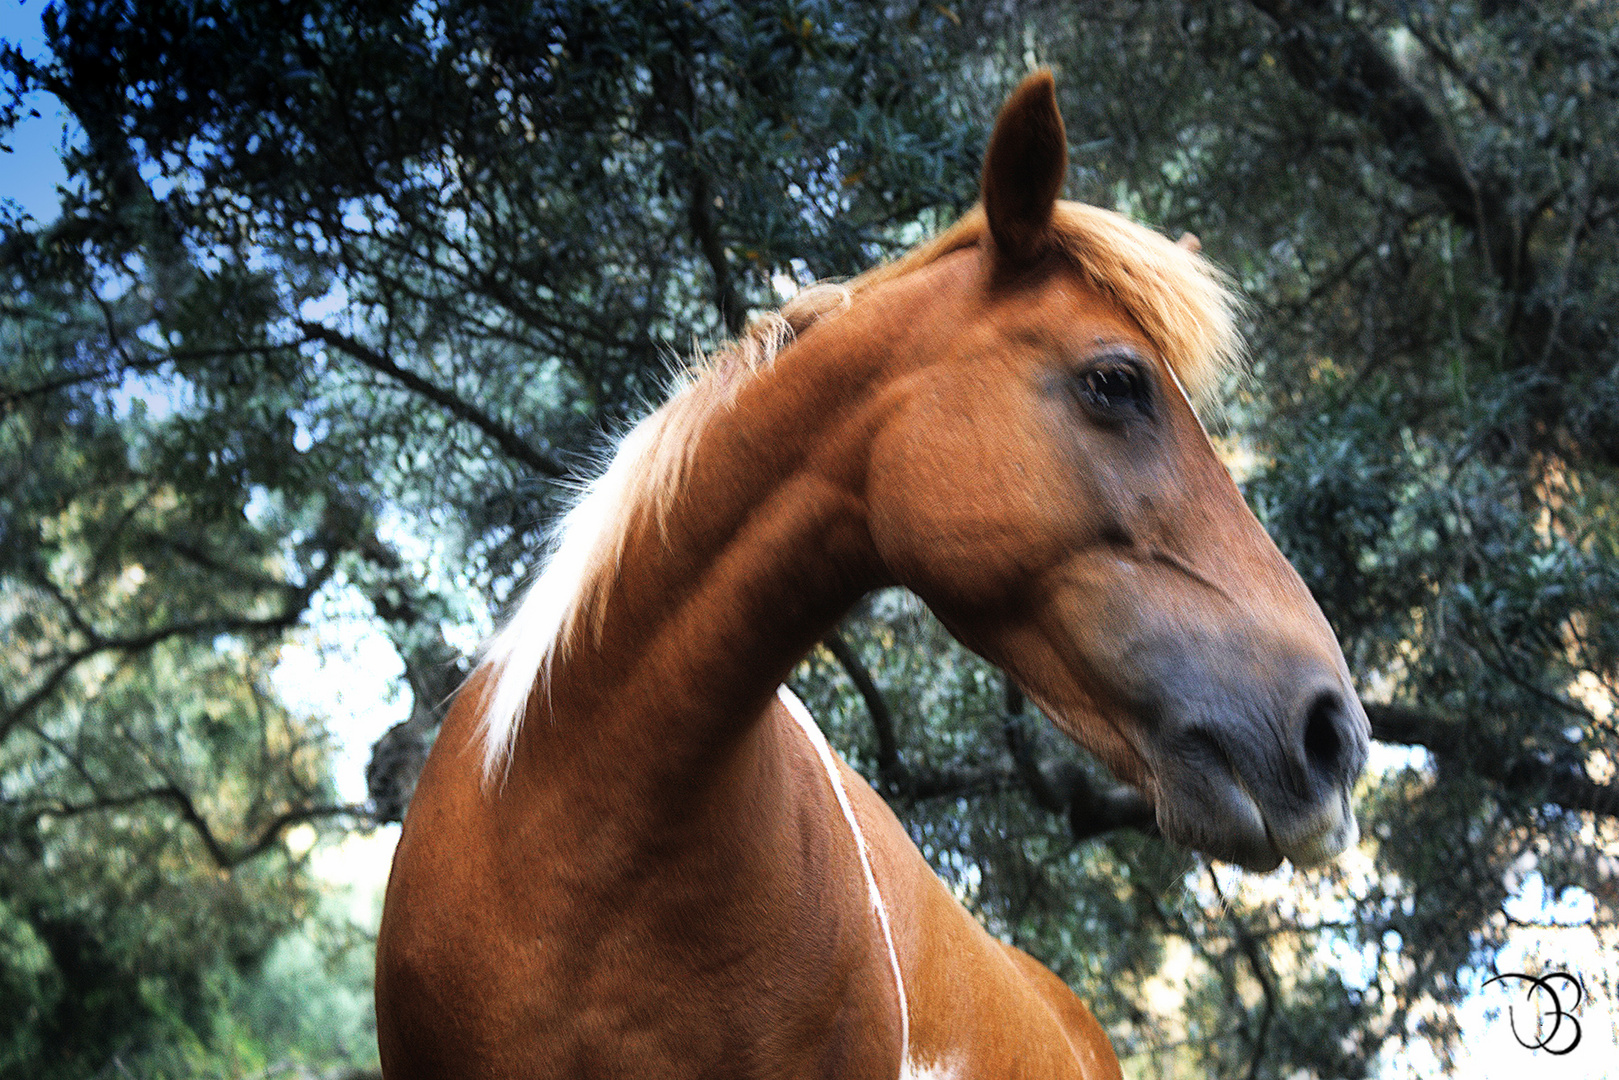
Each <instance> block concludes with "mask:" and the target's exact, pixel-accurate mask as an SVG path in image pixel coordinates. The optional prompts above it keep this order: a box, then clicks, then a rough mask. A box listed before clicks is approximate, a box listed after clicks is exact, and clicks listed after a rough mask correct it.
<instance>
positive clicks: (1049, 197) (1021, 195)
mask: <svg viewBox="0 0 1619 1080" xmlns="http://www.w3.org/2000/svg"><path fill="white" fill-rule="evenodd" d="M1067 172H1068V136H1067V132H1065V131H1064V130H1063V126H1062V114H1061V113H1059V112H1058V111H1057V89H1056V84H1055V83H1053V82H1052V79H1051V72H1050V71H1048V70H1046V69H1044V68H1042V69H1041V70H1039V71H1037V72H1035V73H1034V74H1033V75H1030V76H1029V77H1028V78H1026V79H1024V80H1023V82H1022V83H1021V84H1019V86H1018V88H1017V89H1016V90H1014V91H1012V96H1011V97H1009V98H1007V99H1006V104H1005V105H1003V106H1001V115H1000V116H999V117H998V118H997V119H996V121H995V131H994V132H993V133H992V134H991V135H990V137H989V151H988V152H987V153H986V154H985V155H984V181H983V186H984V196H983V198H984V213H985V215H986V216H987V217H988V218H989V232H990V235H991V236H992V237H994V239H995V248H996V252H997V254H998V255H1000V256H1001V258H1003V259H1006V260H1008V261H1009V262H1012V263H1024V262H1029V261H1030V260H1032V259H1034V258H1035V257H1036V256H1038V255H1039V254H1040V252H1041V250H1042V249H1043V247H1044V244H1045V241H1046V239H1047V235H1046V231H1047V228H1048V227H1049V226H1050V224H1051V212H1052V210H1053V209H1054V208H1055V207H1056V205H1057V195H1058V193H1059V192H1061V191H1062V182H1063V177H1064V175H1065V174H1066V173H1067Z"/></svg>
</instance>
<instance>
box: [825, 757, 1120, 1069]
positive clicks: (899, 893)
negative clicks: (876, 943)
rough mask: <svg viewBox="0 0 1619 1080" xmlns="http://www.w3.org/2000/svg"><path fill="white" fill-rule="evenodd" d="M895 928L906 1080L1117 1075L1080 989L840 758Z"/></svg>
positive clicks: (1114, 1062) (1108, 1048) (1115, 1063)
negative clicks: (998, 931) (905, 1021)
mask: <svg viewBox="0 0 1619 1080" xmlns="http://www.w3.org/2000/svg"><path fill="white" fill-rule="evenodd" d="M838 766H839V771H840V773H841V774H842V777H843V782H844V786H845V787H846V789H847V790H848V792H849V797H850V801H851V803H852V804H853V806H854V810H855V816H856V818H857V820H858V821H859V823H860V827H861V829H862V830H863V831H864V833H865V834H866V841H867V844H868V845H869V847H870V850H871V855H872V863H873V869H874V871H875V873H876V876H877V880H878V885H879V887H880V889H881V891H882V894H883V900H884V902H885V903H886V905H887V907H888V910H889V916H890V920H891V922H892V925H893V931H894V944H895V947H896V949H897V951H898V953H899V960H900V967H901V970H902V972H903V974H904V977H905V984H906V995H907V998H908V1000H909V1006H910V1047H909V1060H908V1061H907V1062H906V1063H905V1071H904V1072H903V1073H902V1074H901V1076H902V1080H913V1078H914V1080H924V1078H925V1080H966V1078H968V1077H972V1078H974V1080H980V1078H988V1077H996V1076H1007V1077H1011V1076H1018V1077H1048V1076H1049V1077H1076V1078H1083V1080H1114V1078H1118V1077H1120V1076H1121V1075H1122V1074H1121V1072H1120V1069H1119V1062H1118V1058H1117V1057H1115V1056H1114V1054H1113V1050H1112V1047H1111V1046H1110V1044H1109V1043H1108V1040H1107V1036H1106V1034H1104V1032H1103V1031H1102V1026H1101V1025H1100V1024H1099V1023H1097V1021H1096V1018H1095V1017H1094V1016H1092V1015H1091V1012H1090V1010H1089V1009H1087V1008H1086V1007H1085V1005H1084V1003H1083V1002H1081V1001H1080V1000H1079V998H1078V997H1076V996H1075V995H1074V992H1073V991H1072V990H1070V989H1069V988H1068V986H1067V985H1066V984H1065V983H1064V982H1063V981H1062V980H1061V979H1059V978H1058V977H1057V976H1056V975H1054V974H1052V972H1051V971H1050V970H1048V969H1047V968H1046V967H1045V966H1043V965H1042V964H1040V963H1039V961H1037V960H1035V959H1034V958H1033V957H1032V956H1029V955H1028V954H1027V953H1025V952H1023V951H1022V950H1020V949H1017V948H1014V947H1012V946H1010V945H1006V944H1004V943H1002V942H1001V941H999V940H997V939H996V938H994V937H993V936H991V935H990V934H989V933H988V932H987V931H985V930H984V928H983V927H982V926H980V925H979V924H978V921H977V920H976V919H974V918H973V917H972V915H971V913H969V912H968V911H967V909H966V908H965V907H964V906H962V904H961V902H960V901H959V900H958V899H957V898H956V897H955V896H954V895H953V894H952V893H951V891H950V889H949V887H948V886H946V885H945V883H944V882H943V881H941V880H940V879H939V876H938V875H937V874H935V873H934V871H933V868H932V867H931V866H929V865H928V862H927V860H926V859H924V858H923V857H922V853H921V852H920V851H918V850H917V848H916V845H915V844H913V843H912V842H911V839H910V837H909V836H908V835H907V834H906V832H905V827H904V825H903V824H901V823H900V820H899V818H898V817H896V816H895V815H894V812H893V810H891V809H890V808H889V806H888V804H887V803H886V802H884V801H883V799H882V797H881V796H879V795H878V794H877V793H876V792H875V791H874V790H872V788H871V786H870V785H869V784H867V783H866V782H865V780H864V779H862V778H861V777H860V775H859V774H858V773H856V772H855V771H854V770H853V769H851V768H849V766H848V765H847V764H845V763H843V762H842V761H841V760H840V761H839V762H838Z"/></svg>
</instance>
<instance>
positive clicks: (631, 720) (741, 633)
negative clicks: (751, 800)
mask: <svg viewBox="0 0 1619 1080" xmlns="http://www.w3.org/2000/svg"><path fill="white" fill-rule="evenodd" d="M845 318H846V319H847V320H848V322H847V323H844V319H838V320H835V321H834V322H833V323H832V324H830V325H828V326H825V327H817V328H814V329H813V330H812V331H811V332H810V333H809V334H807V335H806V336H805V338H804V339H803V340H801V341H800V342H798V343H797V344H795V345H793V346H792V347H790V348H789V349H787V350H786V351H785V352H784V353H783V354H782V355H781V356H780V357H778V358H777V360H776V362H775V364H774V366H773V367H772V368H771V369H770V370H768V371H767V372H765V373H762V374H760V375H758V376H755V377H753V378H752V379H751V380H750V381H749V382H747V383H746V384H745V385H744V386H743V387H742V388H741V390H740V391H739V392H738V394H737V397H736V400H735V402H734V404H732V405H731V406H729V407H726V406H721V407H719V408H717V409H716V410H715V411H714V413H713V415H712V417H711V418H710V419H709V420H708V421H707V422H706V423H705V424H704V426H703V428H702V430H701V432H700V434H699V435H698V436H697V438H698V442H697V444H696V446H695V448H694V450H693V454H692V458H691V462H690V465H689V467H688V469H687V472H686V474H685V477H684V480H683V482H682V484H681V487H680V490H679V492H678V494H677V495H676V496H675V498H674V499H673V502H672V504H671V505H670V506H669V507H668V508H667V512H666V513H665V514H663V515H661V516H660V515H657V514H654V513H651V512H646V513H640V514H637V515H635V517H634V519H633V520H632V524H631V526H630V528H629V531H628V534H627V538H626V541H625V545H624V548H623V553H622V557H621V559H620V561H619V565H618V568H617V571H616V573H615V574H614V575H613V577H612V578H611V585H610V590H609V592H608V593H607V595H606V598H605V602H604V604H603V606H602V608H601V610H600V615H599V622H597V623H596V624H595V625H593V626H592V625H588V624H586V625H583V626H581V628H580V632H579V633H578V634H577V635H576V639H575V641H574V643H573V645H572V647H571V648H569V649H568V650H566V652H565V653H564V654H563V655H561V656H559V657H558V658H557V659H556V660H555V662H554V666H553V668H552V670H551V673H550V679H549V686H548V690H549V694H548V695H536V697H535V699H534V704H533V705H532V706H531V715H530V716H529V717H528V718H527V720H526V721H525V723H524V726H523V733H522V734H521V735H520V736H519V739H518V745H517V751H518V756H517V758H516V760H514V763H513V765H514V770H529V769H532V770H536V771H539V772H550V773H554V772H555V764H554V763H555V760H556V755H557V754H558V753H562V752H568V753H579V752H587V753H588V752H590V751H591V750H594V751H595V754H596V757H597V760H598V761H599V762H601V763H602V764H603V767H604V769H606V771H608V772H610V773H611V774H612V776H613V778H614V780H613V782H614V783H615V784H616V785H619V786H618V788H617V794H618V796H620V797H622V796H624V795H625V793H626V785H627V786H628V788H631V789H632V788H633V787H634V786H635V782H636V780H637V778H644V779H646V780H648V781H649V782H651V783H654V784H655V785H656V786H657V787H659V788H663V789H667V788H668V787H669V785H670V784H672V783H677V784H691V783H693V782H694V781H696V780H698V779H700V777H698V776H697V774H699V773H701V772H703V771H704V770H712V768H714V767H715V766H714V763H715V762H717V761H723V759H724V756H725V755H724V753H723V751H724V750H725V748H726V747H727V745H728V744H734V743H735V742H737V741H738V740H739V739H741V737H742V736H743V735H745V734H746V732H747V730H748V729H749V727H750V726H751V725H752V723H753V722H754V721H755V720H756V719H757V718H758V717H759V716H760V715H761V713H762V712H763V709H764V707H765V705H766V703H767V701H768V700H769V698H770V697H771V696H772V695H773V694H774V692H775V689H776V687H777V685H779V683H780V682H781V681H782V680H783V679H785V677H786V676H787V674H788V672H789V671H790V670H791V668H792V665H793V664H794V663H795V662H796V661H797V660H798V659H799V658H800V657H801V656H803V654H804V653H805V652H807V651H808V650H809V648H810V647H811V646H812V645H813V644H814V642H815V641H816V640H817V639H818V638H819V637H820V636H821V635H823V634H824V633H825V632H826V631H827V630H828V629H830V628H831V627H832V626H833V625H834V624H835V623H836V621H837V619H838V618H839V617H840V616H841V615H842V614H843V612H845V611H846V610H847V609H848V608H849V606H850V605H852V604H853V603H854V601H855V600H856V599H858V598H859V597H860V596H861V595H862V594H863V593H865V592H867V591H869V590H870V589H872V588H874V587H877V586H880V585H882V584H885V581H884V576H883V571H882V569H881V567H880V565H879V563H878V560H877V558H876V554H875V551H874V549H873V547H872V543H871V539H870V536H869V533H868V532H867V529H866V522H865V516H864V510H863V502H862V499H861V494H860V491H859V482H860V481H859V478H860V475H861V472H862V471H863V468H864V463H865V461H866V459H867V456H868V447H869V442H870V438H871V434H872V431H873V428H874V425H875V423H876V420H877V416H878V414H879V413H880V404H879V403H875V402H873V401H871V400H869V398H870V391H871V390H872V388H873V384H874V382H875V379H876V373H877V372H879V371H880V370H881V369H882V364H881V356H880V353H881V346H880V344H878V345H875V346H874V345H873V344H872V342H871V340H870V337H869V335H867V334H864V333H861V332H859V331H858V330H857V327H856V323H857V322H859V321H861V320H857V319H856V318H855V317H854V315H853V313H851V314H850V315H848V316H845ZM547 698H548V701H547V700H546V699H547ZM547 706H548V707H547ZM547 712H548V713H549V715H545V714H546V713H547ZM532 714H539V715H532ZM559 744H562V745H559ZM568 744H571V745H568Z"/></svg>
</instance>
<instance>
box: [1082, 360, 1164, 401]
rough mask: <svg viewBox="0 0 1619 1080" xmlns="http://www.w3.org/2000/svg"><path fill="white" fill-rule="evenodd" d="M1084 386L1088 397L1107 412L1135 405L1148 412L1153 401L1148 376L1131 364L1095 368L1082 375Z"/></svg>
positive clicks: (1088, 399)
mask: <svg viewBox="0 0 1619 1080" xmlns="http://www.w3.org/2000/svg"><path fill="white" fill-rule="evenodd" d="M1080 385H1081V386H1082V387H1083V388H1084V393H1085V398H1086V400H1087V401H1088V402H1089V403H1090V404H1091V405H1092V406H1093V407H1095V408H1098V409H1102V410H1104V411H1108V412H1115V411H1117V410H1119V409H1124V408H1134V409H1138V410H1140V411H1142V412H1145V411H1146V410H1147V406H1148V405H1149V404H1150V402H1149V400H1148V388H1147V380H1146V378H1145V377H1143V376H1142V374H1141V372H1140V371H1139V370H1138V369H1137V368H1135V367H1133V366H1130V365H1125V364H1111V365H1108V366H1106V367H1097V368H1092V369H1091V370H1089V371H1087V372H1085V373H1084V374H1083V375H1081V376H1080Z"/></svg>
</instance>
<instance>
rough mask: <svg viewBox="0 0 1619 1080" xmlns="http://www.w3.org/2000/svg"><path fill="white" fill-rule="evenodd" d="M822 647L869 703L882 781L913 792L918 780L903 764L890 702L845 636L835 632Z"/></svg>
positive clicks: (825, 640) (888, 785)
mask: <svg viewBox="0 0 1619 1080" xmlns="http://www.w3.org/2000/svg"><path fill="white" fill-rule="evenodd" d="M822 644H824V645H825V646H826V650H827V652H830V653H831V654H832V656H833V657H834V658H835V659H836V660H837V662H838V664H839V665H840V666H841V667H842V668H843V671H844V674H846V675H848V676H849V681H850V682H852V683H854V688H855V690H856V691H858V692H859V694H860V699H861V700H862V701H864V702H865V703H866V713H867V715H869V716H870V717H871V727H872V730H873V731H874V732H875V733H876V735H877V777H878V779H879V780H881V781H882V783H883V785H884V787H886V788H888V789H889V790H890V791H895V792H898V791H906V790H909V789H910V787H911V786H912V784H913V782H914V780H915V778H914V777H913V776H911V774H910V771H909V770H908V769H906V768H905V763H904V762H903V761H901V760H900V756H899V738H898V737H897V736H896V735H895V733H894V716H893V714H892V713H891V712H889V711H888V702H887V701H885V700H883V695H882V691H880V690H878V689H877V684H876V683H875V682H873V681H872V678H871V673H870V672H868V671H867V670H866V665H864V664H862V663H861V662H860V657H859V656H858V655H856V653H855V651H854V647H853V646H851V645H850V644H849V642H848V640H847V639H846V638H844V636H843V634H842V633H840V632H839V631H837V630H833V631H832V632H831V633H830V634H828V635H826V637H825V639H824V640H823V642H822Z"/></svg>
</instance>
